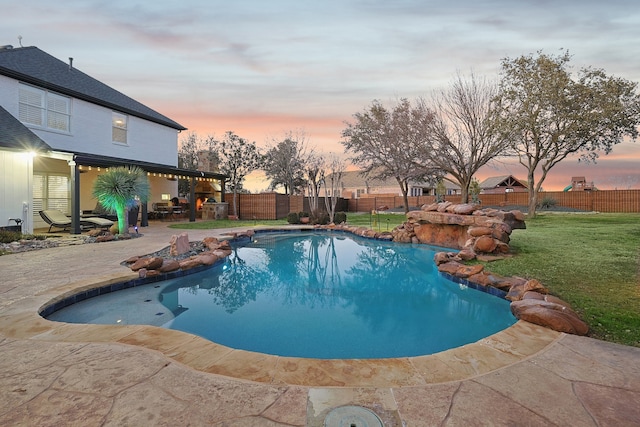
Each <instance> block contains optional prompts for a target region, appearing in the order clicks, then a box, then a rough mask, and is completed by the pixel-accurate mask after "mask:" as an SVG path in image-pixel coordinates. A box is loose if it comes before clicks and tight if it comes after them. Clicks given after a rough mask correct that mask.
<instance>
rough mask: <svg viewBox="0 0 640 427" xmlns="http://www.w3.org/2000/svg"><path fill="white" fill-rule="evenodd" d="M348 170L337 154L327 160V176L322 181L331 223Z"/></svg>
mask: <svg viewBox="0 0 640 427" xmlns="http://www.w3.org/2000/svg"><path fill="white" fill-rule="evenodd" d="M345 170H346V165H345V162H344V161H342V160H340V158H339V157H338V156H336V155H335V154H333V155H331V156H330V157H329V158H328V159H327V167H326V172H325V174H326V176H325V178H324V179H323V180H322V182H321V183H322V185H323V186H324V204H325V207H326V208H327V212H328V213H329V222H334V219H335V215H336V205H337V204H338V198H339V197H340V195H341V194H340V193H341V191H340V190H341V188H342V175H344V171H345Z"/></svg>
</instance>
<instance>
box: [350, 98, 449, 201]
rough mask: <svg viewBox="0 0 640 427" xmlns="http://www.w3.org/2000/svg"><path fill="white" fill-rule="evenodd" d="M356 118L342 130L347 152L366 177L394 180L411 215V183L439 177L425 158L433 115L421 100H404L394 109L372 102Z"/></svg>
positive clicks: (435, 168)
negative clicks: (413, 101)
mask: <svg viewBox="0 0 640 427" xmlns="http://www.w3.org/2000/svg"><path fill="white" fill-rule="evenodd" d="M353 117H354V119H355V120H354V122H353V123H348V122H347V123H346V124H347V127H346V129H344V130H343V131H342V137H343V140H342V144H343V145H344V146H345V150H346V151H347V152H351V153H353V156H352V157H351V160H352V161H353V163H354V164H356V165H358V166H360V167H362V168H363V171H364V174H365V176H369V177H372V178H378V179H386V178H389V177H393V178H395V179H396V181H397V182H398V185H399V186H400V190H401V192H402V196H403V199H404V209H405V212H409V198H408V192H409V182H410V181H412V180H424V179H426V178H428V177H434V176H436V175H438V168H437V167H436V166H435V165H433V164H431V163H430V161H429V159H430V157H426V156H425V155H424V153H425V147H424V146H425V144H427V143H428V141H429V140H430V138H429V137H428V136H429V132H430V129H431V127H432V126H431V123H432V121H433V112H432V111H431V110H429V109H428V108H427V106H426V105H425V103H424V102H422V101H421V100H418V102H417V103H416V105H412V104H411V102H409V100H407V99H406V98H403V99H400V101H399V102H398V103H397V104H396V105H395V106H394V107H393V108H392V109H387V108H385V107H384V106H383V105H382V104H381V103H380V102H379V101H377V100H376V101H373V102H372V104H371V106H370V107H369V108H367V109H366V110H365V111H363V112H360V113H356V114H354V115H353Z"/></svg>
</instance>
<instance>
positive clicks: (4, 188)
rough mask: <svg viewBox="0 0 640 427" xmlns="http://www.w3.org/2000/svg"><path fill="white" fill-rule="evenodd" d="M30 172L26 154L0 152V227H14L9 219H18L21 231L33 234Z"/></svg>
mask: <svg viewBox="0 0 640 427" xmlns="http://www.w3.org/2000/svg"><path fill="white" fill-rule="evenodd" d="M32 171H33V166H32V159H31V157H30V156H29V155H28V154H26V153H16V152H12V151H4V150H0V225H2V226H5V225H15V222H13V221H9V218H20V219H22V221H23V223H22V231H23V232H26V233H31V232H33V221H32V217H31V202H30V201H31V192H32V190H31V185H32V173H33V172H32ZM25 203H26V206H24V204H25ZM25 208H26V210H25Z"/></svg>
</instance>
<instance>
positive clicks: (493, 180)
mask: <svg viewBox="0 0 640 427" xmlns="http://www.w3.org/2000/svg"><path fill="white" fill-rule="evenodd" d="M498 187H524V188H527V184H526V183H525V182H524V181H522V180H519V179H518V178H515V177H514V176H513V175H503V176H492V177H489V178H487V179H485V180H484V181H482V182H481V183H480V188H481V189H483V190H488V189H491V188H498Z"/></svg>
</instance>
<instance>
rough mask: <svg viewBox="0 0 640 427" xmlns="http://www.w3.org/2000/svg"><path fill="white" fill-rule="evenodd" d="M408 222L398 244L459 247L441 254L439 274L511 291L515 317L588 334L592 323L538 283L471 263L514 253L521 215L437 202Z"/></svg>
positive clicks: (413, 214) (509, 297)
mask: <svg viewBox="0 0 640 427" xmlns="http://www.w3.org/2000/svg"><path fill="white" fill-rule="evenodd" d="M407 219H408V221H407V222H405V223H404V224H402V225H401V226H399V227H397V228H396V229H394V231H393V235H394V240H395V241H404V242H413V243H427V244H431V245H437V246H444V247H450V248H453V249H460V251H458V252H453V251H452V252H438V253H436V255H435V258H434V261H435V263H436V265H437V267H438V271H440V272H441V273H444V274H448V275H450V276H452V277H453V278H455V279H460V280H464V281H466V282H468V283H470V284H474V285H476V286H477V287H487V286H490V287H493V288H496V289H499V290H501V291H503V292H505V293H506V299H507V300H509V301H511V312H512V313H513V315H514V316H515V317H516V318H518V319H520V320H524V321H527V322H530V323H535V324H537V325H540V326H545V327H548V328H550V329H553V330H556V331H559V332H565V333H570V334H577V335H585V334H587V332H588V331H589V327H588V325H587V324H586V323H585V322H583V321H582V320H581V319H580V317H579V316H578V314H577V313H576V312H575V311H574V310H573V309H572V308H571V307H570V306H569V304H568V303H566V302H565V301H563V300H561V299H559V298H556V297H553V296H551V295H549V292H548V290H547V288H546V287H545V286H544V285H542V283H540V282H539V281H538V280H535V279H531V280H527V279H524V278H521V277H502V276H499V275H497V274H494V273H491V272H488V271H486V270H485V268H484V266H483V265H480V264H475V265H466V264H464V262H465V261H469V260H473V259H475V258H482V259H487V260H491V259H494V258H495V257H496V256H504V255H506V254H507V253H508V252H509V245H508V244H509V239H510V235H511V231H512V230H513V229H516V228H521V229H524V228H525V224H524V215H523V214H522V213H521V212H519V211H510V212H504V211H498V210H495V209H482V210H480V209H477V207H476V206H474V205H468V204H464V205H453V204H451V203H437V204H433V205H429V206H424V207H423V208H422V209H421V210H420V211H412V212H409V213H408V214H407Z"/></svg>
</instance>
